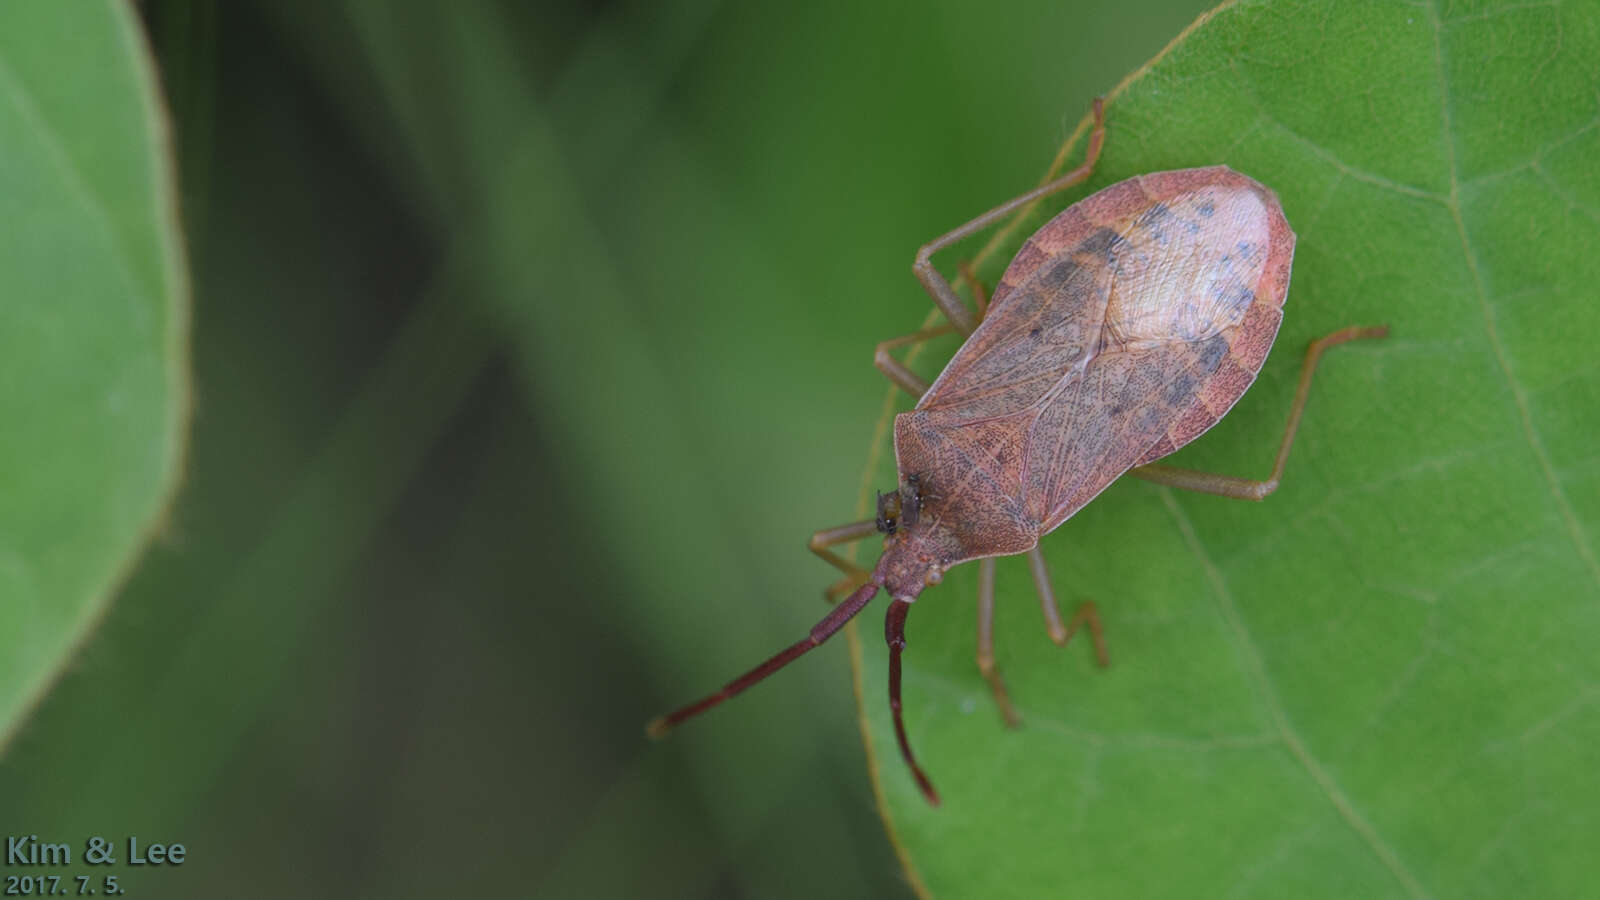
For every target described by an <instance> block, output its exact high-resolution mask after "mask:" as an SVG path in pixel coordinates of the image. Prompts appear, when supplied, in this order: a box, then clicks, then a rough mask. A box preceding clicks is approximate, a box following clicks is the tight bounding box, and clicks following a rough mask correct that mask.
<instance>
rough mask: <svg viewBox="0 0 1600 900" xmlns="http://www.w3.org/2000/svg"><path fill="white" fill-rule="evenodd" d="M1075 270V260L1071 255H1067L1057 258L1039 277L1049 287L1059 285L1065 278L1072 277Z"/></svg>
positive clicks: (1064, 281) (1076, 266)
mask: <svg viewBox="0 0 1600 900" xmlns="http://www.w3.org/2000/svg"><path fill="white" fill-rule="evenodd" d="M1077 271H1078V264H1077V262H1075V261H1074V260H1073V259H1072V257H1070V256H1067V257H1063V258H1061V259H1059V260H1057V261H1056V263H1055V264H1054V265H1052V266H1051V267H1050V268H1049V269H1047V270H1045V272H1044V273H1043V275H1042V276H1041V277H1042V279H1043V282H1044V284H1046V285H1048V286H1050V287H1060V286H1061V285H1063V284H1065V283H1066V281H1067V279H1069V278H1071V277H1072V275H1073V273H1075V272H1077Z"/></svg>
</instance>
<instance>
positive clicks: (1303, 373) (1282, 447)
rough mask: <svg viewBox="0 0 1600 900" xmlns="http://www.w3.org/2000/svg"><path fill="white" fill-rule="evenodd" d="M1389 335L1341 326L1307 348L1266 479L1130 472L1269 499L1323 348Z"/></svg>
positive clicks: (1379, 329)
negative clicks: (1275, 455)
mask: <svg viewBox="0 0 1600 900" xmlns="http://www.w3.org/2000/svg"><path fill="white" fill-rule="evenodd" d="M1388 334H1389V326H1387V325H1379V326H1376V327H1373V328H1362V327H1358V326H1352V327H1350V328H1341V329H1339V330H1338V331H1335V332H1333V333H1332V334H1325V335H1323V336H1322V337H1320V338H1317V339H1316V340H1314V341H1312V342H1311V345H1310V346H1309V347H1307V348H1306V358H1305V363H1304V364H1302V366H1301V368H1300V383H1299V384H1298V385H1297V386H1296V387H1295V394H1294V404H1293V405H1292V406H1290V407H1289V424H1288V425H1287V426H1285V427H1284V429H1283V439H1282V441H1281V442H1280V443H1279V444H1278V456H1277V458H1276V459H1275V460H1274V461H1273V464H1272V474H1271V475H1269V476H1267V478H1266V479H1264V480H1256V479H1253V478H1239V477H1237V476H1233V475H1218V474H1216V473H1213V472H1196V471H1195V470H1193V469H1180V468H1178V467H1177V466H1163V465H1149V466H1139V467H1137V468H1133V469H1129V470H1128V474H1129V475H1132V476H1133V477H1135V478H1142V479H1144V480H1145V481H1151V482H1154V483H1156V484H1161V485H1166V486H1167V487H1175V488H1182V489H1183V490H1186V491H1197V492H1199V493H1202V494H1215V495H1217V496H1219V497H1231V498H1233V499H1235V500H1264V499H1266V497H1267V495H1268V494H1271V493H1272V492H1273V491H1275V490H1277V489H1278V485H1279V483H1281V482H1282V480H1283V469H1284V466H1285V465H1287V464H1288V462H1289V451H1290V450H1291V449H1292V448H1293V447H1294V436H1295V432H1297V431H1299V429H1300V416H1301V415H1302V414H1303V413H1304V412H1305V410H1306V400H1307V399H1308V398H1309V397H1310V396H1311V378H1312V376H1313V375H1315V374H1316V372H1317V363H1318V362H1320V361H1321V360H1322V353H1323V351H1324V350H1327V349H1328V348H1329V347H1336V346H1338V345H1339V344H1343V343H1346V342H1348V341H1356V340H1365V339H1376V338H1381V337H1387V336H1388Z"/></svg>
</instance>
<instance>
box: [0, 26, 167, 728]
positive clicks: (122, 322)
mask: <svg viewBox="0 0 1600 900" xmlns="http://www.w3.org/2000/svg"><path fill="white" fill-rule="evenodd" d="M167 152H168V151H167V134H166V123H165V121H164V119H163V114H162V112H161V110H160V105H159V100H158V98H157V92H156V84H155V75H154V72H153V70H152V68H151V65H150V61H149V59H148V56H147V54H146V51H145V47H144V45H143V37H142V36H141V34H140V33H139V30H138V27H137V24H136V23H135V21H134V18H133V12H132V10H131V9H130V7H129V5H128V4H126V3H119V2H111V0H106V2H101V3H87V4H70V5H68V4H51V3H7V4H4V5H0V197H4V198H5V204H6V206H5V216H4V220H3V222H0V283H3V284H4V285H5V294H6V298H7V301H8V302H7V303H6V316H5V326H4V328H0V386H3V389H0V422H4V423H5V425H4V438H3V439H0V497H3V498H4V502H3V503H0V744H3V743H4V742H5V740H6V739H7V738H9V736H10V735H11V734H12V733H13V731H14V730H15V728H16V727H17V725H18V723H19V721H20V719H21V717H22V716H23V715H24V714H25V713H26V712H27V710H28V709H29V707H30V706H31V705H32V703H34V702H35V701H36V700H37V699H38V698H39V697H40V696H41V694H42V693H43V691H44V690H45V689H46V688H47V687H48V686H49V684H50V682H51V680H52V679H53V677H54V676H55V674H56V673H57V672H58V671H59V670H60V668H61V666H62V664H63V661H64V659H65V658H66V657H67V656H68V654H70V653H71V651H72V649H73V648H74V647H75V646H76V645H77V643H78V642H80V641H81V640H82V639H83V638H84V636H85V635H86V634H87V632H88V631H89V629H90V628H91V627H92V626H93V624H94V622H95V621H96V620H97V618H98V617H99V615H100V614H101V613H102V611H103V610H104V608H105V605H106V603H107V602H108V600H109V599H110V595H111V591H112V590H113V588H114V587H115V585H116V584H117V582H119V581H120V580H121V579H122V578H123V577H124V576H125V574H126V572H127V570H128V568H129V566H130V565H131V563H132V561H133V559H134V558H135V556H136V555H137V553H138V550H139V548H140V547H141V546H142V545H143V544H144V542H145V541H146V540H147V539H148V537H149V535H150V533H151V529H152V522H153V521H154V520H155V519H156V518H157V517H158V515H159V513H160V511H161V509H162V507H163V505H164V504H165V502H166V500H167V498H168V497H169V495H170V494H171V492H172V489H173V486H174V484H175V483H176V479H177V474H178V472H179V469H180V461H181V457H182V453H183V444H184V426H185V421H186V418H187V414H188V381H187V377H188V376H187V362H186V360H187V346H186V342H187V327H188V284H187V280H186V275H185V271H184V264H183V258H182V256H183V251H182V245H181V240H180V236H179V231H178V226H177V214H176V207H175V204H174V200H173V188H172V174H171V170H170V169H171V167H170V163H169V160H168V156H167Z"/></svg>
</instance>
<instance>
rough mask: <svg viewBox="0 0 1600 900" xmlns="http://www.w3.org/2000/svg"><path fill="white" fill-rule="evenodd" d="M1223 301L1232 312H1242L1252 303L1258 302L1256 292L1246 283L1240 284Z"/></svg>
mask: <svg viewBox="0 0 1600 900" xmlns="http://www.w3.org/2000/svg"><path fill="white" fill-rule="evenodd" d="M1222 302H1223V305H1224V306H1225V308H1226V309H1227V310H1228V311H1229V312H1230V313H1235V314H1237V313H1242V312H1244V310H1246V309H1248V308H1249V307H1250V304H1252V303H1254V302H1256V292H1255V291H1252V290H1250V288H1248V287H1246V286H1244V285H1239V287H1238V288H1237V289H1235V290H1234V291H1233V292H1232V293H1231V294H1229V295H1228V296H1227V297H1225V298H1224V299H1223V301H1222Z"/></svg>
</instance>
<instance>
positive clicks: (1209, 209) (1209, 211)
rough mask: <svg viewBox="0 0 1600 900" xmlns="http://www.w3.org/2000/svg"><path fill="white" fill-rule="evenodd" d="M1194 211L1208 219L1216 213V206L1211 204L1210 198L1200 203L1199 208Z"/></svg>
mask: <svg viewBox="0 0 1600 900" xmlns="http://www.w3.org/2000/svg"><path fill="white" fill-rule="evenodd" d="M1195 211H1196V212H1198V213H1199V214H1200V215H1201V216H1202V217H1204V218H1207V219H1209V218H1211V217H1212V216H1214V215H1216V213H1217V208H1216V207H1215V206H1213V205H1212V203H1211V201H1210V200H1207V201H1206V202H1204V203H1202V204H1200V208H1199V209H1198V210H1195Z"/></svg>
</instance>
